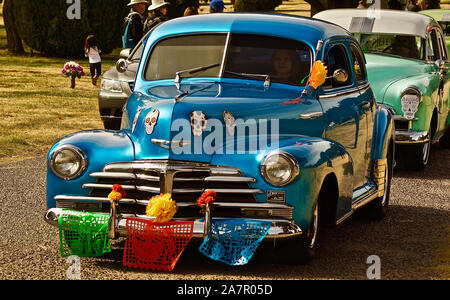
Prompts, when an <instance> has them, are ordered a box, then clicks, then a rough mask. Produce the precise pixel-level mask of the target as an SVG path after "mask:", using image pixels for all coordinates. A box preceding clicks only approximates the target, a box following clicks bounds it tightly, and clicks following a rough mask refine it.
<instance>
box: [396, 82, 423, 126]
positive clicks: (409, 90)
mask: <svg viewBox="0 0 450 300" xmlns="http://www.w3.org/2000/svg"><path fill="white" fill-rule="evenodd" d="M406 95H414V96H416V97H417V98H418V104H417V109H416V111H415V112H414V114H413V115H408V114H406V113H405V109H404V105H403V101H402V99H403V97H404V96H406ZM422 101H423V94H422V92H421V91H420V89H419V88H418V87H416V86H408V87H406V88H404V89H403V90H402V92H401V94H400V106H401V110H402V113H403V117H404V118H405V119H406V120H409V121H412V120H414V119H415V117H416V114H417V112H418V111H419V105H420V103H422Z"/></svg>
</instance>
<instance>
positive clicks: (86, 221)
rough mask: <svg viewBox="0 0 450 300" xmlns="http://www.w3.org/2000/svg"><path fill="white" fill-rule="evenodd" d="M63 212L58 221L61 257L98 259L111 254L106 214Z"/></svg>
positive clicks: (107, 216)
mask: <svg viewBox="0 0 450 300" xmlns="http://www.w3.org/2000/svg"><path fill="white" fill-rule="evenodd" d="M63 211H64V213H63V214H62V215H61V216H60V217H59V219H58V225H59V240H60V245H61V256H62V257H66V256H71V255H77V256H79V257H99V256H102V255H103V254H105V253H108V252H111V243H110V240H109V236H108V223H109V215H108V214H104V213H90V212H80V211H73V210H63Z"/></svg>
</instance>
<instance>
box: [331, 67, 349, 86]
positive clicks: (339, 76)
mask: <svg viewBox="0 0 450 300" xmlns="http://www.w3.org/2000/svg"><path fill="white" fill-rule="evenodd" d="M333 78H334V80H336V81H337V82H338V83H345V82H347V80H348V73H347V71H345V70H344V69H337V70H336V71H334V72H333Z"/></svg>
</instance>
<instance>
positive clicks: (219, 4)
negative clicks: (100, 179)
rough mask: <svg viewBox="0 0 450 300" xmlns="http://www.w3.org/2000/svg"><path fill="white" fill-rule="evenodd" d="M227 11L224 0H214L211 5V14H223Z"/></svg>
mask: <svg viewBox="0 0 450 300" xmlns="http://www.w3.org/2000/svg"><path fill="white" fill-rule="evenodd" d="M224 9H225V4H223V1H222V0H212V1H211V3H210V4H209V12H210V13H221V12H223V10H224Z"/></svg>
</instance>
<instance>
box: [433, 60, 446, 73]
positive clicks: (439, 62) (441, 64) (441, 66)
mask: <svg viewBox="0 0 450 300" xmlns="http://www.w3.org/2000/svg"><path fill="white" fill-rule="evenodd" d="M434 64H435V65H436V66H437V67H438V68H439V69H440V70H442V69H445V61H444V60H442V59H438V60H436V61H435V62H434Z"/></svg>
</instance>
